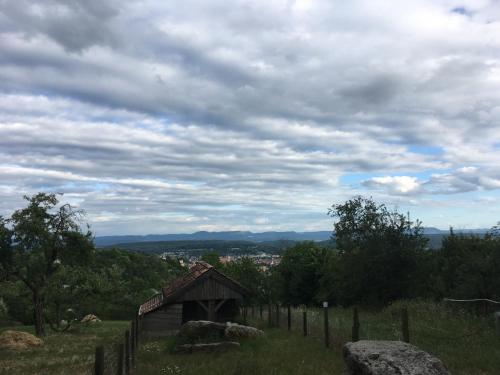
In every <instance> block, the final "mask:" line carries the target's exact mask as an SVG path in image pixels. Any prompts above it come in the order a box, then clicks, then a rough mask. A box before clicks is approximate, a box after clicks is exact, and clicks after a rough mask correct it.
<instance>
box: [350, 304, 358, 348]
mask: <svg viewBox="0 0 500 375" xmlns="http://www.w3.org/2000/svg"><path fill="white" fill-rule="evenodd" d="M352 341H353V342H356V341H359V315H358V308H357V307H354V310H353V313H352Z"/></svg>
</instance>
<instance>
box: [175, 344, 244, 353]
mask: <svg viewBox="0 0 500 375" xmlns="http://www.w3.org/2000/svg"><path fill="white" fill-rule="evenodd" d="M239 347H240V344H239V343H238V342H233V341H222V342H212V343H208V344H185V345H177V346H176V347H175V348H174V349H173V352H174V353H178V354H191V353H215V352H226V351H228V350H232V349H237V348H239Z"/></svg>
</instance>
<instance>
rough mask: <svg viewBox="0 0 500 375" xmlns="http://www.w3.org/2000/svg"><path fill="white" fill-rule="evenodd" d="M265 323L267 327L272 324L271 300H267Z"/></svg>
mask: <svg viewBox="0 0 500 375" xmlns="http://www.w3.org/2000/svg"><path fill="white" fill-rule="evenodd" d="M267 323H268V325H269V327H272V326H273V320H272V316H271V302H269V304H268V305H267Z"/></svg>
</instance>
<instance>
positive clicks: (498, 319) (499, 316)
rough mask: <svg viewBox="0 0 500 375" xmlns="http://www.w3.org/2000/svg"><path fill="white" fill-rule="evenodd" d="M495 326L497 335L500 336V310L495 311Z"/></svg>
mask: <svg viewBox="0 0 500 375" xmlns="http://www.w3.org/2000/svg"><path fill="white" fill-rule="evenodd" d="M495 327H496V330H497V335H498V336H500V311H497V312H496V313H495Z"/></svg>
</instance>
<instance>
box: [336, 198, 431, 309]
mask: <svg viewBox="0 0 500 375" xmlns="http://www.w3.org/2000/svg"><path fill="white" fill-rule="evenodd" d="M329 214H330V215H331V216H332V217H334V218H335V219H337V220H336V222H335V224H334V228H335V236H336V243H337V248H338V250H339V252H340V255H341V258H340V263H341V264H340V267H339V279H338V284H337V289H338V291H339V293H338V295H337V298H338V301H339V302H340V303H342V304H345V305H350V304H359V303H363V304H368V305H383V304H386V303H388V302H390V301H394V300H397V299H401V298H406V297H409V296H411V295H412V288H413V285H414V284H417V283H418V282H419V272H418V270H419V269H418V264H417V263H418V257H419V254H420V253H421V252H422V251H423V250H424V249H425V245H426V239H425V238H424V236H423V229H422V227H421V223H420V222H419V221H416V222H412V221H410V219H409V217H406V216H405V215H402V214H400V213H399V212H397V211H396V210H394V211H390V210H389V209H388V208H387V207H386V206H385V205H383V204H381V205H379V204H377V203H375V202H374V201H373V200H372V199H366V198H363V197H356V198H353V199H351V200H349V201H347V202H345V203H344V204H339V205H333V206H332V207H331V208H330V210H329Z"/></svg>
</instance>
